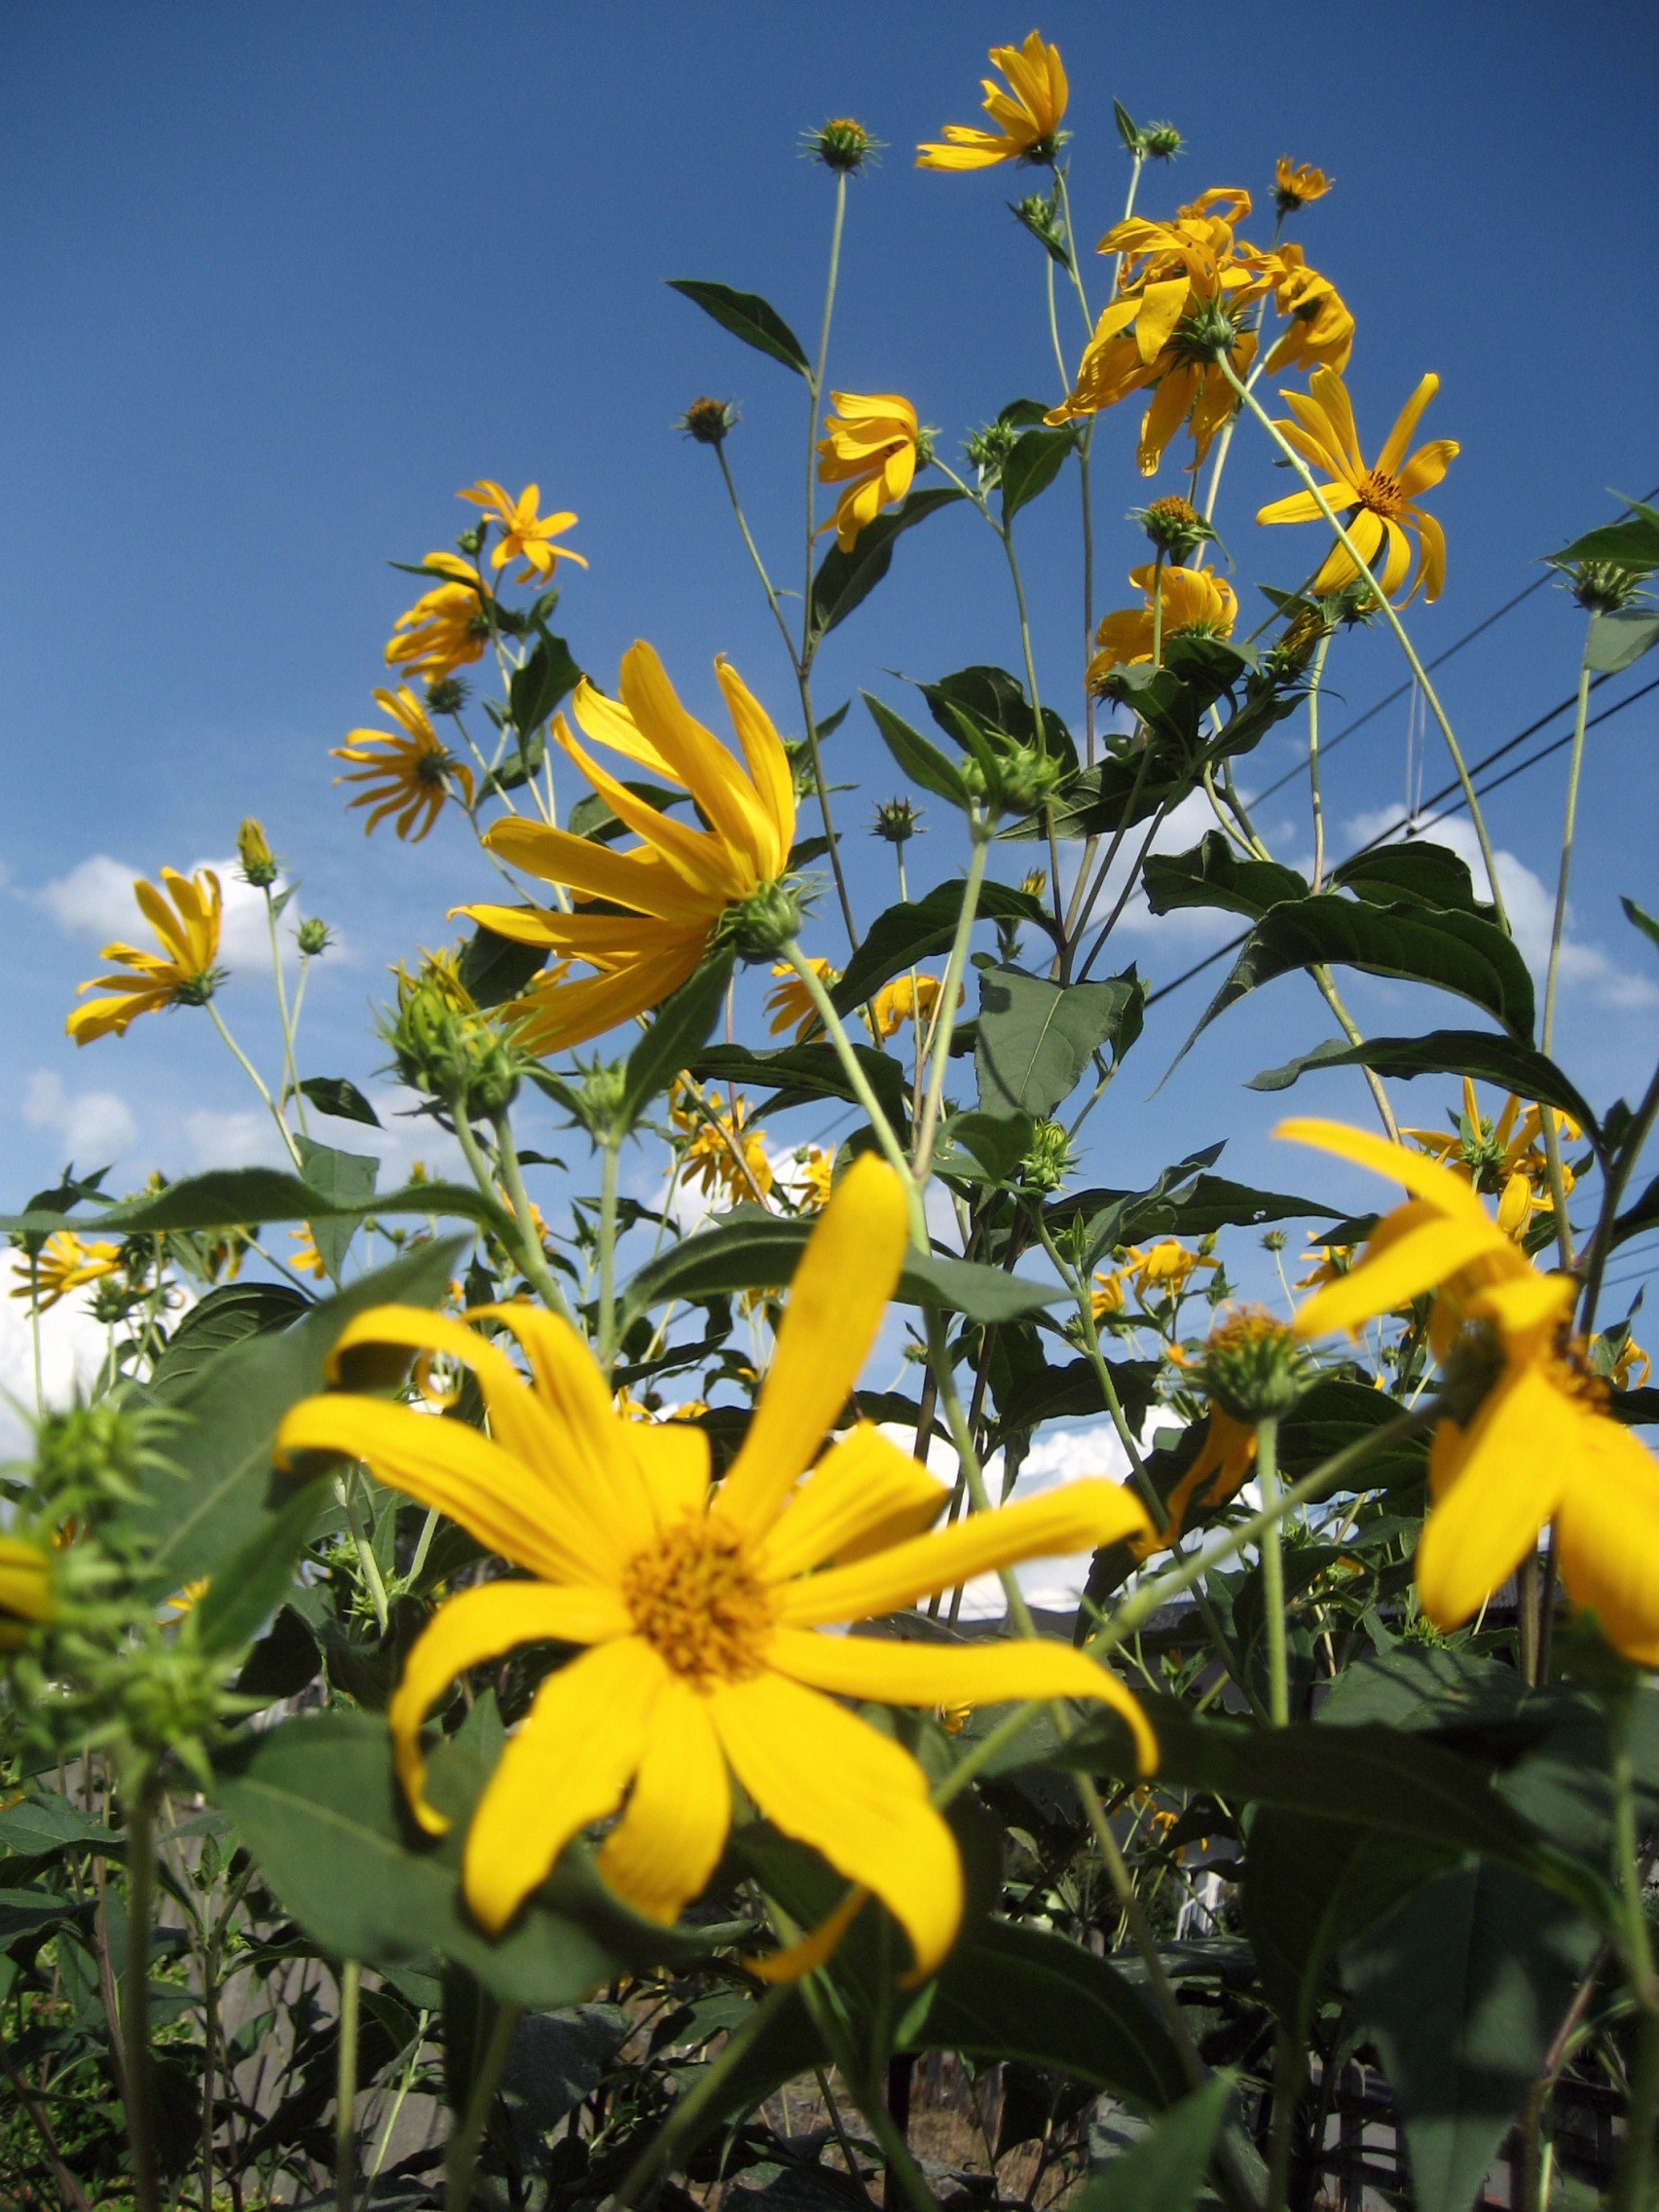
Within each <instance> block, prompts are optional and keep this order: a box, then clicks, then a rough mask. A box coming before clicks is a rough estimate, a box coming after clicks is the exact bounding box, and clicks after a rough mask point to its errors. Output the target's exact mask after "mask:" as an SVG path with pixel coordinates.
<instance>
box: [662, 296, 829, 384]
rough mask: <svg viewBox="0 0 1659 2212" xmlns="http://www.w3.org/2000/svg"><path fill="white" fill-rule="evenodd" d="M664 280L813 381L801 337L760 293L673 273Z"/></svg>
mask: <svg viewBox="0 0 1659 2212" xmlns="http://www.w3.org/2000/svg"><path fill="white" fill-rule="evenodd" d="M665 281H666V283H667V285H668V288H669V290H670V291H671V292H682V293H683V294H684V295H685V297H686V299H688V300H691V301H694V302H695V304H696V305H697V306H698V307H700V308H701V309H702V311H703V313H705V314H709V315H713V316H714V318H715V320H716V321H717V322H718V323H719V326H720V328H721V329H722V330H729V331H730V332H731V334H732V336H733V337H734V338H741V339H742V340H743V343H744V344H745V345H746V346H753V347H754V348H755V350H756V352H757V353H766V354H769V355H770V356H771V358H772V359H773V360H774V361H781V362H782V363H783V365H784V367H785V368H786V369H793V371H794V372H795V374H796V376H799V377H806V378H807V379H808V381H809V382H810V380H811V375H812V372H811V370H810V368H809V367H808V365H807V359H806V355H805V353H804V352H803V351H802V350H801V344H800V340H799V339H798V338H797V337H796V336H795V334H794V332H793V330H792V329H791V328H790V326H789V324H788V323H787V322H786V321H785V320H784V318H783V316H782V315H781V314H780V313H778V311H777V309H776V308H774V307H771V306H769V305H768V304H767V302H766V301H764V300H763V299H762V298H761V297H760V295H759V293H758V292H736V291H733V289H732V287H731V286H730V285H729V284H709V283H704V282H702V281H700V280H699V279H698V278H696V277H694V276H670V277H667V278H666V279H665Z"/></svg>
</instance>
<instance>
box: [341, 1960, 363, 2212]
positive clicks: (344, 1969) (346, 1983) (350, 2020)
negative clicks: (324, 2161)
mask: <svg viewBox="0 0 1659 2212" xmlns="http://www.w3.org/2000/svg"><path fill="white" fill-rule="evenodd" d="M362 1973H363V1970H362V1968H361V1966H360V1965H359V1964H358V1962H357V1961H356V1960H355V1959H347V1960H345V1961H343V1962H342V1965H341V1968H340V2035H339V2046H338V2051H337V2057H336V2066H335V2076H334V2202H335V2207H336V2212H351V2198H352V2194H353V2192H354V2187H355V2183H356V2179H357V2137H356V2133H355V2130H354V2129H353V2127H352V2124H351V2122H352V2118H353V2112H354V2108H355V2105H356V2101H357V1999H358V1994H359V1987H360V1984H361V1981H362Z"/></svg>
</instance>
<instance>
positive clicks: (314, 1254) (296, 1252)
mask: <svg viewBox="0 0 1659 2212" xmlns="http://www.w3.org/2000/svg"><path fill="white" fill-rule="evenodd" d="M288 1241H289V1243H290V1244H292V1245H293V1247H294V1249H293V1250H292V1251H291V1252H290V1253H289V1254H288V1265H289V1267H291V1268H292V1269H293V1271H294V1272H295V1273H296V1274H302V1275H315V1277H316V1279H317V1281H318V1282H324V1281H326V1280H327V1277H328V1268H327V1266H326V1264H325V1262H324V1260H323V1257H322V1254H321V1253H320V1252H319V1251H318V1250H317V1248H316V1238H315V1237H314V1236H313V1235H312V1233H311V1231H310V1229H290V1230H289V1232H288Z"/></svg>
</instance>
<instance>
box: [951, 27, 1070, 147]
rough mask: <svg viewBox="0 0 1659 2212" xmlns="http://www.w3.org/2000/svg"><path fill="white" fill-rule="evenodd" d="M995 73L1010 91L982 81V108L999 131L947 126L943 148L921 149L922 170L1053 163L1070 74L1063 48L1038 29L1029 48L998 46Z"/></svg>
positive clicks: (1030, 36)
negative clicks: (999, 73) (1050, 43)
mask: <svg viewBox="0 0 1659 2212" xmlns="http://www.w3.org/2000/svg"><path fill="white" fill-rule="evenodd" d="M989 59H990V63H991V66H992V68H993V69H1000V70H1001V71H1002V73H1003V75H1004V77H1006V78H1007V80H1008V86H1009V89H1008V91H1007V92H1004V90H1003V88H1002V86H1001V85H998V84H995V83H993V82H992V80H991V79H990V78H989V77H982V78H981V79H980V80H979V82H980V84H981V86H982V87H983V90H984V94H985V96H984V99H983V100H982V101H981V102H980V105H981V106H982V107H983V108H984V111H985V113H986V115H988V116H989V117H990V120H991V122H992V124H993V125H994V126H995V128H994V129H990V130H981V129H979V128H978V127H977V125H975V124H968V123H947V124H946V125H945V126H944V142H943V143H942V144H934V145H921V146H918V147H917V148H916V166H917V168H919V169H988V168H994V167H995V166H996V165H997V164H998V163H999V162H1051V161H1052V160H1053V158H1054V153H1055V149H1056V145H1057V137H1056V133H1057V132H1058V130H1059V128H1060V121H1061V118H1062V117H1063V116H1064V114H1065V112H1066V73H1065V70H1064V69H1063V68H1062V67H1061V66H1060V50H1059V48H1058V47H1057V46H1046V45H1045V44H1044V43H1043V39H1042V36H1041V34H1040V33H1039V32H1037V31H1031V32H1030V33H1028V34H1027V37H1026V40H1025V44H1024V45H1023V46H1017V47H1016V46H993V47H992V48H991V50H990V55H989Z"/></svg>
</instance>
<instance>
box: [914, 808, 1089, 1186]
mask: <svg viewBox="0 0 1659 2212" xmlns="http://www.w3.org/2000/svg"><path fill="white" fill-rule="evenodd" d="M969 829H970V832H971V834H972V836H973V839H974V844H973V849H972V851H971V852H970V854H969V856H968V874H967V878H966V880H965V882H964V883H963V886H962V911H961V912H960V914H958V916H957V918H956V937H955V940H954V942H953V943H952V945H951V947H950V960H949V963H948V965H947V966H946V968H945V971H944V982H943V985H942V987H941V989H940V1001H939V1008H940V1011H939V1019H938V1022H937V1023H936V1025H935V1029H934V1040H933V1056H932V1064H931V1066H930V1068H929V1070H928V1088H927V1096H926V1097H925V1098H924V1099H923V1100H922V1118H921V1121H920V1123H919V1124H917V1127H916V1144H915V1161H916V1166H915V1176H916V1181H917V1183H918V1184H924V1185H925V1184H926V1182H927V1179H928V1175H929V1172H930V1170H931V1164H932V1161H933V1148H934V1137H935V1135H936V1134H937V1132H938V1127H939V1112H940V1101H941V1099H942V1098H943V1095H944V1078H945V1071H946V1069H947V1067H948V1065H949V1061H950V1039H951V1035H952V1032H953V1031H954V1029H955V1027H956V994H957V992H958V991H959V990H960V989H961V988H962V978H963V977H964V976H965V975H966V973H967V969H968V947H969V945H970V943H971V942H972V940H973V936H974V922H975V918H976V916H977V912H978V907H979V887H980V885H981V884H982V883H983V882H984V880H985V861H986V858H987V852H988V845H989V839H990V825H989V823H988V822H987V821H985V820H984V819H982V818H980V819H977V820H975V821H974V822H972V823H970V825H969ZM1056 888H1057V887H1056Z"/></svg>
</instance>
